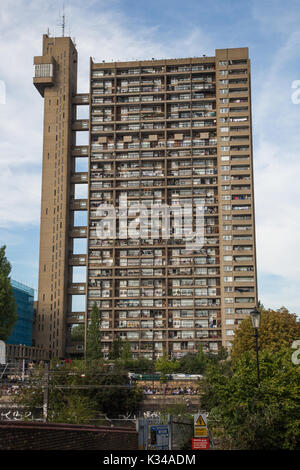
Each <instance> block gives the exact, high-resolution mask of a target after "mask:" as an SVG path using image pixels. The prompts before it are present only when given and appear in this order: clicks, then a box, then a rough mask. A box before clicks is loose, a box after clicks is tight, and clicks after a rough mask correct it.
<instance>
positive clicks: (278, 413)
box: [201, 348, 300, 450]
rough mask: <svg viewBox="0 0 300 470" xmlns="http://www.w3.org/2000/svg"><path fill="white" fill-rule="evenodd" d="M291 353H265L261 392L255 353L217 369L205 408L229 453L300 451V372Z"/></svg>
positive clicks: (211, 370)
mask: <svg viewBox="0 0 300 470" xmlns="http://www.w3.org/2000/svg"><path fill="white" fill-rule="evenodd" d="M292 352H293V351H292V350H291V349H287V348H286V349H281V350H280V351H277V352H271V351H268V350H264V351H262V352H261V353H260V358H259V360H260V371H261V378H260V379H261V380H260V387H258V386H257V376H256V358H255V355H254V354H252V352H251V351H248V352H246V353H244V354H242V355H241V357H240V358H239V359H238V360H236V361H235V362H233V363H231V362H230V361H225V362H221V363H218V364H211V365H210V366H209V367H208V369H207V373H206V377H205V380H204V382H203V384H204V385H203V395H202V398H201V404H202V407H203V408H204V409H206V410H207V411H209V428H210V430H211V431H212V433H213V436H214V438H215V439H217V440H220V446H221V447H222V448H224V449H243V450H247V449H249V450H256V449H260V450H264V449H265V450H267V449H270V450H272V449H297V448H298V449H299V446H300V414H299V405H300V392H299V379H300V370H299V367H298V366H296V365H294V364H293V363H292V361H291V355H292Z"/></svg>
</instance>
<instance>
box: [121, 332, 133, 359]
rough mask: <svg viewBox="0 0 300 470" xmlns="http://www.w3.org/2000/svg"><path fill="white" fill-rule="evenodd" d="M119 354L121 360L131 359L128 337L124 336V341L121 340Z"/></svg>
mask: <svg viewBox="0 0 300 470" xmlns="http://www.w3.org/2000/svg"><path fill="white" fill-rule="evenodd" d="M120 356H121V359H123V361H128V360H129V359H132V352H131V345H130V341H129V339H128V338H126V339H125V341H123V344H122V350H121V355H120Z"/></svg>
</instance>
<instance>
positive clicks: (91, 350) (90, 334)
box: [85, 302, 102, 361]
mask: <svg viewBox="0 0 300 470" xmlns="http://www.w3.org/2000/svg"><path fill="white" fill-rule="evenodd" d="M85 357H86V359H87V360H91V361H93V360H97V359H100V358H101V357H102V353H101V344H100V312H99V308H98V307H97V304H96V302H94V305H93V308H92V312H91V318H90V323H89V325H88V331H87V344H86V353H85Z"/></svg>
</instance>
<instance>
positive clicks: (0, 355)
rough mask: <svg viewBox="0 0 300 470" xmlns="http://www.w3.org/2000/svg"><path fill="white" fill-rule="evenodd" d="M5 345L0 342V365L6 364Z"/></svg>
mask: <svg viewBox="0 0 300 470" xmlns="http://www.w3.org/2000/svg"><path fill="white" fill-rule="evenodd" d="M5 356H6V355H5V343H4V341H0V364H6V357H5Z"/></svg>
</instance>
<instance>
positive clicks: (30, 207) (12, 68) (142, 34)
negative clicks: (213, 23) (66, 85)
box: [0, 0, 211, 226]
mask: <svg viewBox="0 0 300 470" xmlns="http://www.w3.org/2000/svg"><path fill="white" fill-rule="evenodd" d="M61 6H62V2H60V1H58V0H57V1H54V2H51V3H50V2H48V1H46V0H29V1H25V0H2V2H1V11H0V24H1V42H0V80H4V82H5V84H6V90H7V96H6V104H5V105H0V154H1V159H0V170H2V171H1V173H0V185H1V187H0V196H1V197H2V201H3V202H4V203H3V204H1V205H0V225H1V226H9V225H11V224H24V223H34V224H37V225H38V224H39V204H40V187H41V182H40V178H41V160H42V129H43V100H42V98H41V97H40V95H39V94H38V92H37V91H36V90H35V89H34V87H33V85H32V70H33V66H32V64H33V56H34V55H40V54H41V48H42V34H43V33H45V32H46V30H47V27H48V26H49V25H50V32H52V33H53V34H54V35H60V28H59V27H58V26H57V25H58V13H59V7H61ZM117 6H118V4H117V2H110V3H108V2H106V1H99V0H98V1H97V2H96V1H89V2H84V3H82V2H79V1H77V0H75V1H73V2H72V3H71V6H68V5H67V8H66V13H67V26H66V34H68V33H69V28H70V27H71V34H72V35H73V33H74V32H76V37H77V38H78V41H77V49H78V53H79V75H78V91H79V92H85V91H88V89H89V88H88V79H89V57H90V56H95V59H96V60H99V61H102V60H107V61H108V60H109V61H110V60H113V61H114V60H125V59H132V60H134V59H133V58H135V59H148V58H152V57H155V58H160V57H165V58H167V57H178V56H186V55H198V54H199V48H200V52H201V53H202V52H206V53H207V50H208V48H209V47H211V44H209V40H208V37H207V36H204V35H203V34H202V32H201V30H200V29H199V28H195V29H193V30H191V31H189V32H188V34H187V35H183V37H181V36H178V39H177V40H176V41H173V42H169V43H162V42H161V41H160V40H159V39H157V38H158V34H157V29H156V28H155V27H151V28H149V27H148V28H145V27H144V26H143V25H142V24H135V25H134V27H133V25H132V24H130V23H129V21H128V18H127V16H125V15H123V14H121V13H120V12H118V10H117V8H116V7H117ZM93 7H97V10H98V11H100V13H95V9H93ZM100 7H103V8H100ZM51 25H55V28H54V30H53V31H51ZM16 170H18V174H17V175H15V171H16Z"/></svg>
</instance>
